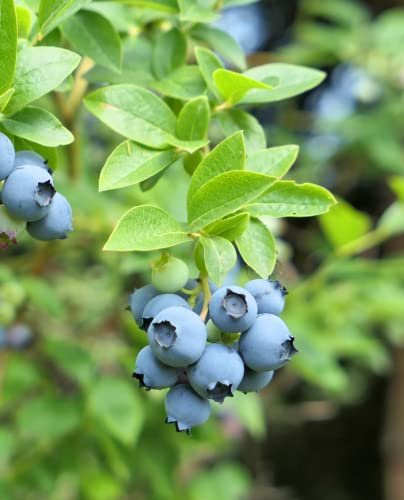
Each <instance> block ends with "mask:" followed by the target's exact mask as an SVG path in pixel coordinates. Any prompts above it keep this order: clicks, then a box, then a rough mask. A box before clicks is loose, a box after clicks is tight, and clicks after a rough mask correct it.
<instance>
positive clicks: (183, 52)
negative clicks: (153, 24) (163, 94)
mask: <svg viewBox="0 0 404 500" xmlns="http://www.w3.org/2000/svg"><path fill="white" fill-rule="evenodd" d="M186 56H187V40H186V38H185V36H184V35H183V34H182V33H181V31H179V30H178V29H177V28H173V29H171V30H170V31H166V32H164V33H162V34H161V35H160V36H159V37H158V38H157V40H156V41H155V43H154V46H153V56H152V64H153V71H154V74H155V75H156V77H157V78H158V79H159V80H160V79H161V78H164V77H165V76H168V75H169V74H170V73H172V72H173V71H174V70H175V69H177V68H179V67H180V66H183V65H184V64H185V59H186Z"/></svg>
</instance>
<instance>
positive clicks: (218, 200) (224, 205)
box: [188, 170, 275, 231]
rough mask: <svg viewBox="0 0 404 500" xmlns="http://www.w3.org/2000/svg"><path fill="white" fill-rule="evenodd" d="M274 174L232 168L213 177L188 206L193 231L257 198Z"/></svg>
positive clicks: (271, 182)
mask: <svg viewBox="0 0 404 500" xmlns="http://www.w3.org/2000/svg"><path fill="white" fill-rule="evenodd" d="M274 180H275V178H274V177H268V176H266V175H261V174H256V173H253V172H246V171H244V170H233V171H230V172H225V173H223V174H221V175H218V176H216V177H213V179H211V180H210V181H209V182H207V183H206V184H204V185H203V186H202V187H201V188H200V189H199V191H197V193H196V194H195V196H194V197H193V199H192V201H191V203H190V205H189V208H188V221H189V224H190V228H191V231H198V230H200V229H202V228H204V227H206V226H208V225H209V224H211V223H212V222H215V221H216V220H218V219H221V218H223V217H225V216H226V215H229V214H231V213H233V212H236V211H237V210H239V209H240V208H242V207H244V206H245V205H247V204H248V203H250V202H251V201H252V200H254V199H255V198H258V197H259V196H260V195H261V194H262V193H263V192H264V191H266V190H267V189H268V188H269V186H270V185H271V184H273V182H274Z"/></svg>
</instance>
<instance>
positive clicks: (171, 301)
mask: <svg viewBox="0 0 404 500" xmlns="http://www.w3.org/2000/svg"><path fill="white" fill-rule="evenodd" d="M168 307H185V308H187V309H191V306H190V305H189V304H188V302H187V301H186V300H185V299H183V298H182V297H180V296H179V295H176V294H175V293H162V294H161V295H157V296H156V297H154V298H152V299H151V300H150V301H149V302H148V303H147V304H146V306H145V308H144V311H143V314H142V316H143V324H144V325H145V326H146V327H148V326H149V325H150V323H151V322H152V321H153V319H154V318H155V317H156V316H157V314H158V313H160V312H161V311H164V309H167V308H168Z"/></svg>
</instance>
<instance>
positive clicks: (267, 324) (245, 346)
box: [238, 314, 296, 372]
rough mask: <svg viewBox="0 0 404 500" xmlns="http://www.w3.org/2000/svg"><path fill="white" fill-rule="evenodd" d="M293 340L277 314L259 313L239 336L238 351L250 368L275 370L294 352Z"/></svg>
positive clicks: (261, 370) (260, 370)
mask: <svg viewBox="0 0 404 500" xmlns="http://www.w3.org/2000/svg"><path fill="white" fill-rule="evenodd" d="M293 340H294V338H293V337H292V336H291V334H290V331H289V329H288V327H287V326H286V324H285V323H284V322H283V321H282V320H281V319H280V318H279V317H278V316H276V315H275V314H260V315H259V316H258V317H257V319H256V321H255V322H254V324H253V325H252V326H251V328H249V329H248V330H247V331H246V332H244V333H243V334H242V335H241V336H240V340H239V344H238V351H239V353H240V356H241V357H242V358H243V360H244V363H245V364H246V365H247V366H248V368H250V369H251V370H254V371H257V372H263V371H269V370H277V369H278V368H280V367H281V366H283V365H284V364H285V363H287V362H288V361H289V360H290V359H291V357H292V355H293V354H294V353H295V352H296V349H295V348H294V346H293Z"/></svg>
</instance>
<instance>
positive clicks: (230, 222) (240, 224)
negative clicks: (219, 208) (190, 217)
mask: <svg viewBox="0 0 404 500" xmlns="http://www.w3.org/2000/svg"><path fill="white" fill-rule="evenodd" d="M249 222H250V214H248V213H247V212H242V213H240V214H236V215H232V216H230V217H227V218H226V219H221V220H218V221H216V222H213V223H212V224H209V226H206V227H205V229H204V232H205V233H207V234H209V235H214V236H221V237H222V238H226V240H229V241H234V240H236V239H237V238H239V237H240V236H241V235H242V234H243V233H244V231H245V230H246V228H247V226H248V223H249Z"/></svg>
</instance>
